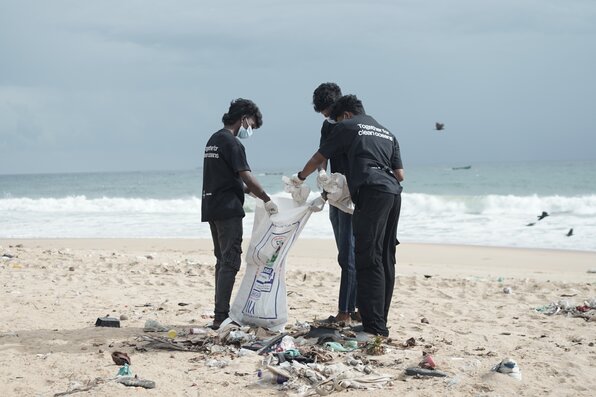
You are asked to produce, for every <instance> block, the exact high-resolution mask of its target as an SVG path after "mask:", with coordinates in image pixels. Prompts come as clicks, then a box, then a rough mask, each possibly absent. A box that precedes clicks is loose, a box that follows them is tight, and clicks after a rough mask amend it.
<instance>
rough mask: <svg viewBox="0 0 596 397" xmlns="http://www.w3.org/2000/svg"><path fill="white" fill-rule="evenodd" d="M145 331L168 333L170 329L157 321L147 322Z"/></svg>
mask: <svg viewBox="0 0 596 397" xmlns="http://www.w3.org/2000/svg"><path fill="white" fill-rule="evenodd" d="M143 331H145V332H167V331H169V328H168V327H165V326H163V325H161V324H160V323H159V322H158V321H157V320H147V321H145V326H144V327H143Z"/></svg>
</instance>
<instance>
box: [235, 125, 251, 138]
mask: <svg viewBox="0 0 596 397" xmlns="http://www.w3.org/2000/svg"><path fill="white" fill-rule="evenodd" d="M247 124H248V122H247ZM251 136H252V127H251V126H250V124H248V128H244V126H243V125H242V124H240V129H239V130H238V138H240V139H247V138H250V137H251Z"/></svg>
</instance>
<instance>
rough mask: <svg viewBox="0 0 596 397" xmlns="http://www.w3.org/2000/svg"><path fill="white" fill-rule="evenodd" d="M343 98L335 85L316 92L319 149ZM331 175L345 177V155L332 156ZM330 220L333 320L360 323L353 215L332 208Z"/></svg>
mask: <svg viewBox="0 0 596 397" xmlns="http://www.w3.org/2000/svg"><path fill="white" fill-rule="evenodd" d="M339 98H341V89H340V88H339V86H338V85H337V84H335V83H323V84H321V85H319V86H318V87H317V88H316V89H315V91H314V92H313V96H312V102H313V106H314V109H315V112H317V113H321V114H322V115H323V116H324V117H325V121H323V125H322V127H321V139H320V143H319V146H323V144H325V142H327V140H328V139H329V137H330V135H331V133H332V132H333V127H335V121H334V120H332V119H331V118H330V117H329V114H330V113H331V107H332V105H333V104H334V103H335V101H336V100H338V99H339ZM329 163H330V168H331V170H330V171H331V172H332V173H333V172H337V173H340V174H343V175H345V174H346V170H345V163H346V159H345V154H338V155H332V156H331V157H330V158H329ZM320 169H324V170H326V169H327V161H324V162H323V163H322V164H321V165H320ZM329 220H330V221H331V226H332V227H333V235H334V237H335V244H336V246H337V262H338V263H339V266H340V267H341V278H340V283H339V298H338V305H337V306H338V313H337V315H336V316H333V317H330V319H331V320H332V321H334V322H339V321H348V320H350V317H353V318H354V319H356V320H359V317H360V316H359V314H358V313H357V312H356V265H355V263H354V233H353V231H352V214H350V213H348V212H343V211H342V210H340V209H339V208H337V207H334V206H332V205H330V206H329Z"/></svg>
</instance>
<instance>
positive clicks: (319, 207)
mask: <svg viewBox="0 0 596 397" xmlns="http://www.w3.org/2000/svg"><path fill="white" fill-rule="evenodd" d="M324 207H325V199H324V198H323V196H319V197H317V198H316V199H314V200H313V201H311V202H310V204H309V205H308V208H309V209H310V210H311V211H312V212H321V211H323V208H324Z"/></svg>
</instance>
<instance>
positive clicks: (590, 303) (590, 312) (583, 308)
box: [534, 297, 596, 321]
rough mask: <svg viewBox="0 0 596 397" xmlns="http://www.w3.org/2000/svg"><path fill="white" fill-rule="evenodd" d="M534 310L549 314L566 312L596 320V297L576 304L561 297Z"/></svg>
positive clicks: (572, 315) (570, 315)
mask: <svg viewBox="0 0 596 397" xmlns="http://www.w3.org/2000/svg"><path fill="white" fill-rule="evenodd" d="M534 310H536V311H537V312H538V313H542V314H545V315H547V316H553V315H555V314H564V315H566V316H567V317H580V318H583V319H584V320H586V321H596V297H594V298H591V299H588V300H586V301H584V302H583V305H576V304H575V303H573V302H571V301H569V300H567V299H561V300H559V301H557V302H551V303H549V304H548V305H544V306H540V307H537V308H536V309H534Z"/></svg>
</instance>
